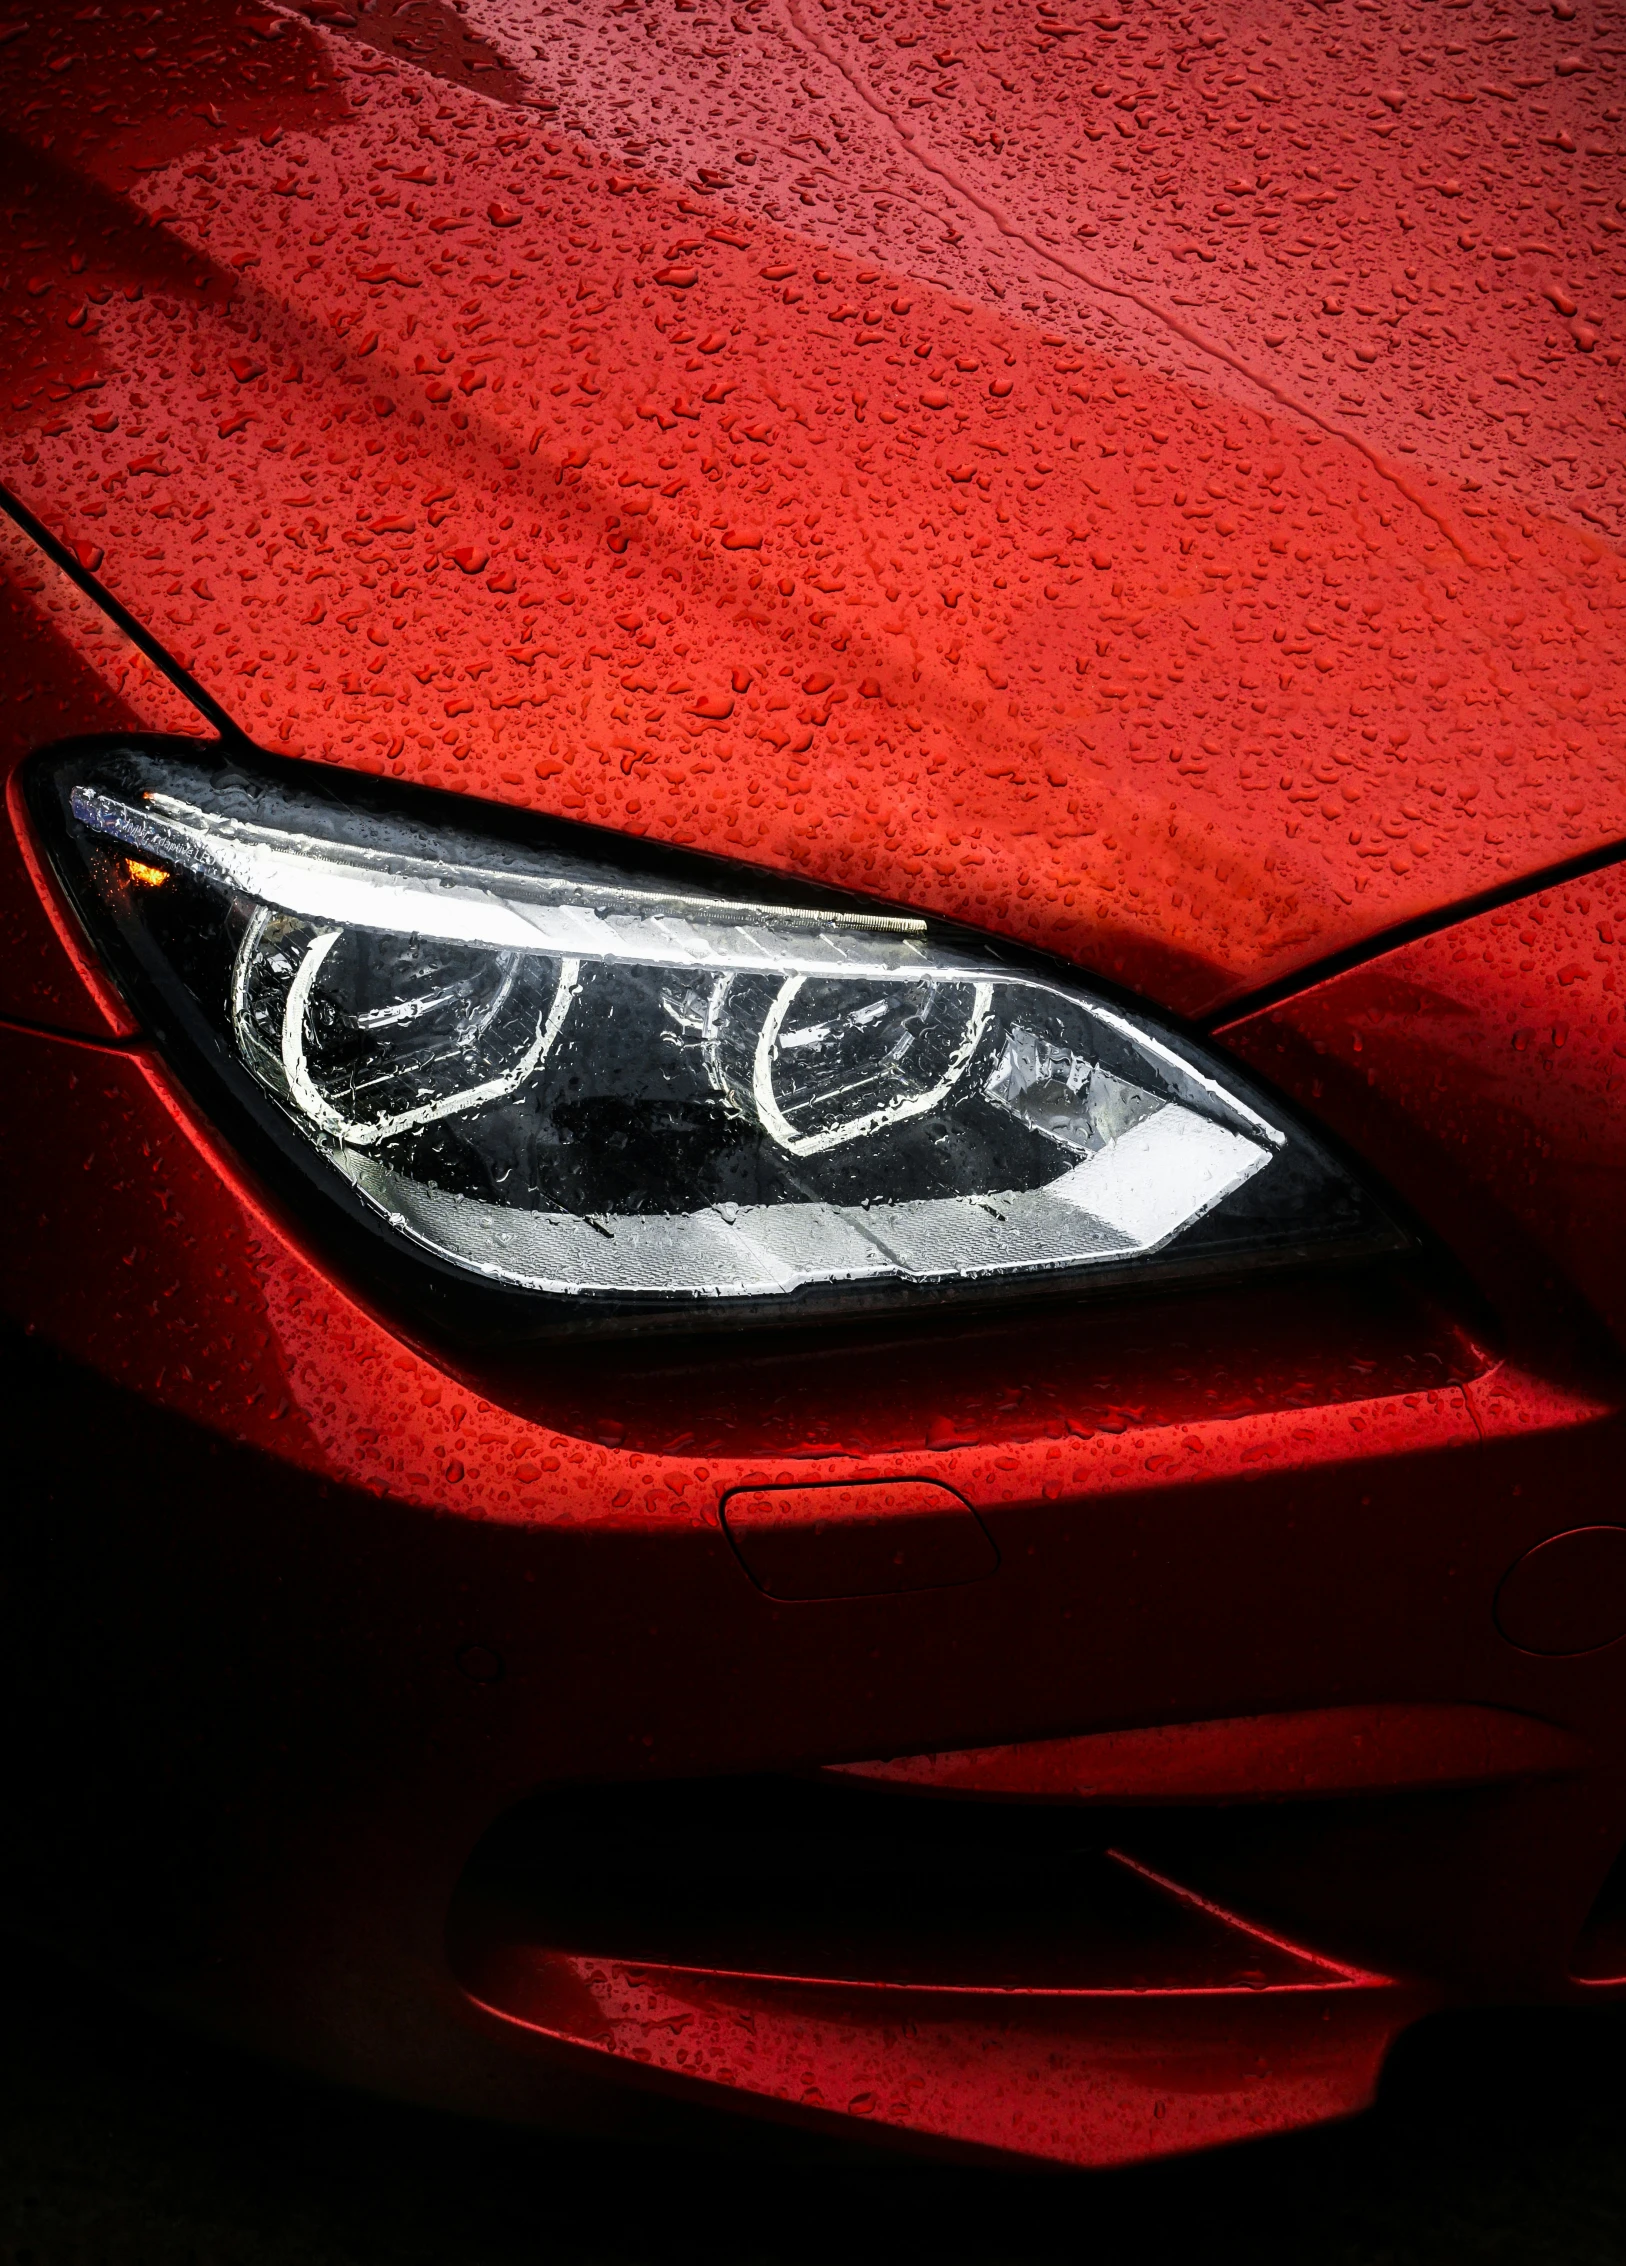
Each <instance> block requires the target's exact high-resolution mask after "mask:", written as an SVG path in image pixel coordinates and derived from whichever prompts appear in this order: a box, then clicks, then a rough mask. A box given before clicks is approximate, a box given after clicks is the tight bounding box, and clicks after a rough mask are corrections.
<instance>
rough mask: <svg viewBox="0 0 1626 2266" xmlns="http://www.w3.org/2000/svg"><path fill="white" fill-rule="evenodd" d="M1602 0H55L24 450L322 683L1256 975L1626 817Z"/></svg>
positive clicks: (338, 759) (245, 683)
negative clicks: (1387, 7) (1318, 7)
mask: <svg viewBox="0 0 1626 2266" xmlns="http://www.w3.org/2000/svg"><path fill="white" fill-rule="evenodd" d="M1565 13H1566V12H1565V11H1564V10H1555V11H1554V16H1553V18H1551V19H1550V18H1548V17H1545V16H1544V17H1539V18H1538V17H1535V16H1533V15H1531V14H1529V13H1528V12H1526V13H1525V14H1524V15H1522V16H1521V17H1520V18H1519V19H1518V20H1517V21H1516V22H1514V23H1511V24H1510V25H1508V26H1502V24H1501V19H1497V21H1496V23H1495V24H1489V23H1488V22H1487V23H1481V22H1480V21H1479V19H1478V17H1477V16H1475V17H1473V18H1472V19H1471V20H1470V19H1469V18H1467V17H1463V16H1460V15H1456V16H1451V17H1449V18H1447V17H1444V16H1442V17H1441V18H1440V23H1439V24H1438V25H1435V24H1434V23H1433V22H1432V20H1431V21H1430V23H1429V24H1427V25H1423V26H1421V28H1420V29H1419V30H1418V31H1417V32H1416V34H1415V37H1413V36H1412V34H1411V33H1409V32H1407V33H1405V35H1404V36H1402V34H1401V33H1399V32H1390V31H1387V30H1385V29H1384V21H1385V20H1384V19H1379V18H1378V17H1376V16H1374V15H1372V14H1370V13H1368V14H1362V15H1358V16H1354V17H1351V18H1348V19H1341V18H1337V17H1334V16H1331V15H1328V16H1326V17H1324V18H1322V19H1319V20H1317V21H1316V22H1315V23H1313V24H1311V25H1309V26H1308V27H1304V26H1301V27H1300V31H1301V32H1302V36H1300V35H1299V33H1298V32H1295V34H1294V35H1293V37H1292V38H1291V39H1290V38H1289V37H1288V36H1287V34H1286V31H1285V29H1284V20H1283V19H1282V18H1281V16H1280V14H1279V12H1278V11H1276V10H1274V9H1270V8H1260V9H1257V10H1255V11H1254V12H1253V13H1252V14H1251V15H1249V14H1245V13H1242V12H1240V11H1234V10H1233V11H1228V12H1226V13H1225V14H1224V15H1223V16H1220V15H1216V16H1215V18H1214V20H1213V24H1212V27H1209V26H1207V25H1205V24H1204V23H1203V22H1200V21H1197V20H1195V19H1187V18H1185V17H1181V16H1176V15H1175V14H1174V13H1173V12H1172V11H1165V12H1162V13H1154V12H1151V11H1148V10H1145V9H1139V10H1137V11H1136V12H1134V13H1133V14H1132V15H1130V16H1120V15H1119V14H1118V13H1117V11H1116V10H1114V9H1107V10H1105V11H1104V12H1101V13H1098V14H1095V15H1093V16H1084V15H1078V16H1076V17H1074V16H1069V15H1067V13H1066V12H1065V11H1058V10H1056V9H1052V8H1048V7H1034V6H1031V5H1016V4H1009V5H1002V4H1000V0H980V4H979V5H978V6H977V7H976V8H975V9H971V8H961V9H956V10H953V11H948V10H946V9H945V8H944V7H943V5H942V0H901V4H900V5H898V6H894V7H892V8H890V9H888V10H886V11H885V12H884V13H883V12H881V11H879V10H875V9H869V8H860V7H854V8H850V9H849V8H845V7H843V6H840V5H828V4H825V5H821V4H820V0H746V5H744V6H743V7H741V8H737V9H733V10H726V9H724V8H722V7H720V6H710V5H700V6H690V5H689V0H677V4H676V7H675V8H671V7H664V6H663V7H659V8H657V7H654V6H651V7H648V8H643V7H637V6H624V5H623V6H611V5H609V4H608V0H604V4H600V5H596V6H588V7H584V8H582V9H580V10H578V11H574V12H566V11H562V10H560V9H557V8H554V7H550V6H547V5H544V4H543V0H471V4H470V5H469V6H468V8H467V9H466V11H464V12H461V13H460V12H459V11H458V10H456V9H453V8H452V7H450V6H447V5H445V4H444V0H400V4H395V0H390V4H388V5H381V6H378V7H376V8H373V9H371V10H369V9H367V8H366V7H365V5H363V4H362V0H353V4H352V5H351V6H350V7H349V8H340V7H331V6H327V5H318V4H317V0H311V4H310V6H309V8H308V10H307V12H306V14H305V15H303V16H300V15H294V14H290V13H284V12H278V11H266V10H258V11H256V10H253V9H244V8H241V7H237V6H234V5H229V4H227V0H177V4H173V5H169V6H167V7H165V8H164V9H162V10H159V9H156V8H154V7H151V6H147V5H131V4H129V0H104V4H103V5H101V6H91V7H86V8H84V9H81V10H79V11H77V12H74V11H71V10H52V11H49V12H48V13H46V12H42V13H40V14H39V15H38V16H36V17H33V18H30V19H28V20H23V19H20V18H19V19H18V20H16V21H14V22H11V23H8V24H0V73H3V88H4V93H3V104H4V107H3V115H4V117H5V118H6V119H7V120H8V121H9V122H10V127H11V131H10V133H9V135H8V137H7V138H6V141H5V145H4V151H5V171H6V175H7V180H6V194H5V197H4V200H3V201H4V211H5V228H4V231H3V232H0V243H3V244H4V247H5V249H4V255H3V256H4V259H5V262H6V274H5V289H4V330H3V352H4V361H5V369H4V373H3V376H4V385H3V387H0V401H3V403H4V416H3V424H4V433H3V438H0V474H3V477H4V479H5V480H6V482H7V483H8V484H9V485H10V487H11V488H12V490H13V491H14V493H15V494H16V495H17V496H18V497H19V498H20V499H21V500H22V501H23V502H24V503H25V504H26V505H28V506H29V507H30V508H31V509H32V510H33V511H34V512H36V513H37V514H38V515H39V517H40V518H41V519H42V520H43V521H44V522H45V523H46V524H47V525H48V526H49V527H51V528H52V529H53V530H55V531H57V532H58V533H60V534H61V536H63V537H64V538H65V539H66V540H67V541H68V542H69V543H70V544H71V545H72V546H73V547H74V549H75V550H76V552H77V555H78V557H79V558H80V560H81V562H82V563H83V564H85V565H86V566H92V567H94V568H95V570H96V572H97V573H98V574H99V575H100V577H101V578H102V580H103V582H104V583H105V584H106V586H107V587H108V588H109V589H110V590H111V591H112V592H113V593H114V594H115V595H116V596H117V597H118V598H119V599H120V600H122V601H123V603H124V604H125V605H126V606H128V608H129V609H130V610H131V612H132V613H133V614H134V615H135V616H136V617H137V618H138V619H139V620H140V621H141V622H143V623H144V624H145V625H146V626H147V627H148V628H149V629H151V630H152V631H153V632H154V633H156V634H157V635H158V636H159V637H161V638H162V640H163V641H164V643H165V644H166V646H167V647H168V649H169V651H170V652H171V653H172V654H173V655H174V656H175V657H176V659H177V660H178V661H179V662H181V663H182V664H183V665H184V666H185V667H186V668H188V669H190V670H191V671H192V672H193V673H194V675H195V676H196V678H197V680H198V681H199V682H200V683H201V684H202V685H203V686H204V687H205V688H206V689H207V690H208V692H209V693H210V694H212V695H213V696H214V698H215V699H216V700H218V702H219V703H220V704H221V705H222V706H223V707H224V708H225V709H226V710H228V711H229V713H230V714H231V715H232V716H233V717H234V718H235V719H236V720H237V721H238V722H239V723H240V724H241V725H242V726H243V727H244V728H245V729H246V730H248V731H249V732H250V733H252V734H253V735H254V736H255V737H256V738H257V739H259V740H260V741H261V742H262V743H263V744H265V745H266V746H268V747H271V748H274V749H280V750H284V751H292V752H298V753H303V754H305V755H307V756H310V757H313V758H316V759H319V760H321V761H324V762H328V763H334V764H339V765H344V766H347V767H350V768H352V769H365V770H369V771H384V772H391V773H393V774H395V775H398V776H400V777H402V778H405V779H408V780H415V781H425V782H429V783H433V784H435V785H439V786H446V785H451V786H454V787H457V788H459V789H462V790H464V791H466V792H469V793H471V794H478V795H482V796H488V797H494V798H499V799H501V800H504V801H507V802H511V803H516V804H523V805H525V806H527V807H529V808H532V809H535V810H538V811H546V812H552V813H558V814H562V815H565V816H570V817H579V818H587V819H591V820H594V821H597V822H600V823H606V824H609V825H612V826H615V827H619V828H622V829H624V830H630V831H636V832H641V833H648V834H651V835H655V836H658V837H661V838H664V839H667V840H670V841H673V842H681V843H686V844H691V845H696V846H700V847H704V848H706V849H709V850H713V851H717V852H721V853H723V854H725V855H728V856H732V857H735V858H739V859H743V860H747V861H751V862H754V863H757V864H759V865H762V866H766V867H770V868H778V869H784V870H787V871H794V872H797V873H800V874H805V875H809V876H813V877H816V878H819V879H821V880H826V881H830V882H834V883H839V884H841V885H843V886H847V887H851V888H855V889H858V890H863V891H870V892H875V893H878V894H880V895H883V896H886V897H889V898H899V899H906V900H908V901H910V902H911V903H913V904H915V905H917V906H919V907H921V908H924V909H927V910H930V911H936V912H940V913H943V914H947V915H953V916H955V917H958V918H961V919H964V920H968V921H971V922H973V923H976V924H978V925H982V926H986V927H990V928H995V929H998V930H1000V931H1002V932H1005V933H1008V934H1010V935H1013V936H1018V937H1022V938H1025V939H1028V940H1030V941H1033V942H1035V943H1038V944H1040V945H1043V946H1045V947H1048V948H1051V949H1054V950H1056V951H1059V952H1061V953H1064V954H1065V955H1067V956H1068V957H1069V958H1071V959H1073V960H1075V961H1077V962H1079V963H1080V964H1082V965H1084V966H1087V967H1090V968H1093V969H1095V970H1098V971H1100V972H1102V973H1104V974H1106V975H1109V976H1111V977H1115V978H1117V979H1119V980H1121V981H1124V982H1127V983H1129V984H1131V985H1133V986H1135V987H1137V988H1139V989H1141V990H1143V991H1145V992H1147V993H1150V994H1152V995H1154V996H1156V997H1158V998H1160V999H1161V1000H1163V1001H1164V1002H1166V1003H1167V1004H1169V1005H1171V1006H1173V1007H1175V1008H1178V1009H1180V1010H1183V1011H1186V1012H1191V1013H1198V1012H1208V1011H1212V1010H1214V1009H1216V1008H1218V1007H1221V1006H1223V1005H1224V1004H1225V1003H1226V1002H1228V1001H1231V1000H1235V999H1238V998H1240V997H1242V996H1244V995H1246V994H1248V993H1250V992H1253V991H1255V990H1256V989H1257V988H1258V987H1259V986H1261V985H1265V984H1269V983H1272V982H1276V981H1279V980H1281V979H1282V978H1284V977H1286V976H1288V975H1290V974H1291V973H1292V972H1293V971H1295V970H1298V969H1302V968H1306V967H1309V966H1311V965H1313V964H1314V963H1316V962H1318V961H1320V960H1322V959H1323V958H1324V957H1326V956H1327V955H1329V954H1333V953H1337V952H1339V951H1342V950H1346V949H1348V948H1350V947H1351V946H1355V945H1358V944H1359V943H1360V942H1361V941H1362V940H1363V939H1366V938H1369V937H1371V936H1373V935H1375V934H1378V933H1380V932H1383V931H1385V930H1388V929H1390V928H1392V927H1393V926H1395V925H1396V924H1398V923H1402V922H1406V921H1408V920H1412V919H1415V918H1417V917H1419V916H1424V915H1429V914H1431V913H1435V912H1437V911H1439V910H1441V909H1442V908H1446V907H1449V906H1451V905H1453V904H1455V903H1457V902H1458V901H1460V900H1461V899H1463V898H1464V897H1467V896H1469V895H1471V894H1474V893H1476V892H1480V891H1484V890H1486V889H1489V888H1494V887H1497V886H1501V885H1506V884H1508V883H1510V882H1517V881H1518V880H1520V879H1521V878H1523V877H1525V876H1528V875H1531V874H1534V873H1536V872H1539V871H1541V870H1543V869H1545V868H1548V867H1550V866H1553V865H1555V864H1557V863H1560V862H1562V861H1565V860H1567V859H1571V858H1574V857H1577V856H1580V855H1584V854H1586V853H1588V852H1591V851H1594V850H1597V849H1599V848H1601V847H1603V846H1606V845H1608V844H1610V843H1612V842H1614V841H1616V840H1617V839H1618V838H1619V837H1620V836H1621V835H1622V834H1626V784H1623V781H1622V756H1621V750H1620V745H1619V733H1620V728H1621V723H1622V717H1623V710H1626V636H1623V631H1626V621H1623V613H1622V602H1623V599H1626V580H1623V568H1622V564H1621V561H1620V558H1619V556H1618V553H1617V551H1616V549H1615V547H1614V543H1615V536H1616V531H1617V528H1618V524H1619V517H1620V513H1621V509H1622V489H1621V472H1620V465H1621V449H1620V433H1621V430H1622V420H1621V415H1620V410H1621V404H1622V389H1621V386H1620V379H1619V371H1618V364H1619V355H1618V353H1617V351H1616V350H1615V346H1614V343H1613V333H1612V332H1611V330H1610V329H1609V327H1608V324H1607V322H1606V321H1605V319H1604V318H1605V317H1606V316H1613V315H1614V313H1615V309H1614V305H1613V301H1612V299H1611V297H1610V277H1611V270H1612V269H1613V270H1618V267H1619V264H1620V261H1619V252H1618V249H1617V247H1618V245H1619V243H1620V241H1621V227H1622V223H1621V220H1620V218H1619V217H1618V215H1619V212H1620V206H1619V205H1617V204H1616V203H1614V201H1613V199H1614V197H1615V196H1616V194H1617V193H1618V192H1619V190H1620V188H1621V186H1622V184H1621V182H1620V180H1619V178H1618V176H1619V172H1620V167H1619V162H1618V158H1617V156H1616V154H1615V153H1616V151H1617V149H1618V147H1619V146H1620V137H1621V127H1620V125H1619V122H1618V112H1615V111H1613V110H1609V111H1601V110H1600V109H1599V108H1598V105H1599V104H1600V103H1602V102H1604V101H1607V100H1608V99H1609V90H1610V83H1611V80H1612V79H1613V80H1615V81H1616V82H1617V83H1618V70H1617V68H1616V67H1615V66H1614V65H1612V64H1610V63H1609V62H1608V61H1607V60H1605V58H1607V56H1608V55H1609V54H1610V53H1611V52H1612V51H1610V50H1608V49H1606V48H1594V47H1593V46H1592V45H1591V44H1589V42H1588V41H1587V40H1586V39H1585V38H1584V37H1583V36H1581V30H1580V27H1579V26H1578V25H1577V24H1575V23H1572V22H1568V21H1564V20H1561V19H1562V18H1563V17H1564V16H1565ZM1408 21H1409V19H1408ZM1419 21H1420V20H1419ZM1193 23H1195V28H1190V27H1191V25H1192V24H1193ZM1451 27H1455V31H1454V32H1453V31H1452V29H1451ZM1459 34H1460V36H1457V35H1459ZM7 559H8V562H9V570H10V572H11V573H12V576H13V579H14V581H16V582H19V583H21V584H22V585H23V586H24V588H25V591H26V592H27V593H28V595H29V597H30V600H31V602H32V603H33V605H34V606H35V607H36V608H37V609H40V610H43V611H45V612H47V613H48V614H49V615H50V616H51V617H52V621H53V626H54V628H55V629H56V631H57V632H58V633H59V634H61V635H63V636H66V637H68V638H69V639H70V640H71V641H73V642H75V643H76V644H78V645H79V647H80V649H81V651H82V652H83V653H85V654H87V655H89V656H90V657H91V658H92V659H96V656H97V655H98V654H100V655H101V656H102V658H101V659H100V660H97V664H96V665H97V666H98V667H99V668H100V669H101V671H102V673H103V674H104V676H105V675H108V674H109V673H110V672H111V674H112V675H113V676H114V677H115V678H120V677H121V673H122V667H123V665H122V664H116V663H115V660H113V659H109V658H107V654H108V650H109V649H108V648H107V647H106V645H105V643H103V644H101V645H98V642H97V639H96V637H95V635H94V632H93V630H92V628H91V627H90V626H89V622H88V619H87V616H86V614H85V611H84V609H83V608H82V606H81V607H79V608H78V610H77V611H76V602H75V601H73V600H72V599H71V596H70V595H68V594H66V593H65V591H64V589H63V588H61V587H59V586H58V585H56V584H55V583H53V582H52V581H51V580H50V579H49V577H42V575H41V573H40V571H39V568H38V562H37V560H36V559H34V558H32V557H31V556H30V554H29V553H28V551H27V548H26V546H24V545H22V544H21V543H20V542H19V541H18V540H17V539H16V538H11V539H9V548H8V551H7ZM125 691H126V696H127V697H128V699H129V701H130V703H131V706H132V711H133V713H135V714H137V715H140V716H143V717H145V718H146V719H147V720H149V721H154V720H156V721H160V722H168V723H174V722H175V721H176V716H175V713H174V706H175V704H174V703H173V702H170V703H169V705H168V706H166V704H165V700H164V698H163V696H162V695H161V694H155V693H153V692H152V691H151V689H150V688H149V690H148V692H147V693H146V694H143V695H141V697H140V698H138V697H137V692H136V689H135V686H134V680H133V679H132V680H130V682H129V683H128V684H126V687H125ZM143 701H145V703H146V705H145V706H143ZM194 724H195V720H194Z"/></svg>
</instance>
